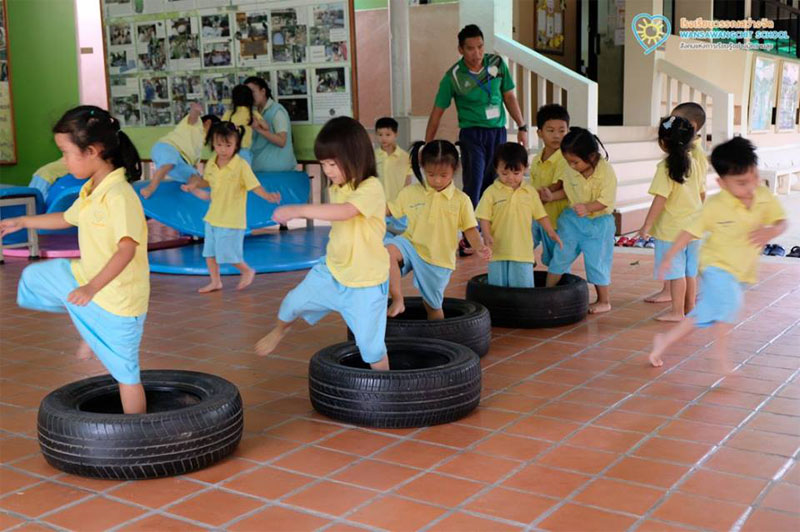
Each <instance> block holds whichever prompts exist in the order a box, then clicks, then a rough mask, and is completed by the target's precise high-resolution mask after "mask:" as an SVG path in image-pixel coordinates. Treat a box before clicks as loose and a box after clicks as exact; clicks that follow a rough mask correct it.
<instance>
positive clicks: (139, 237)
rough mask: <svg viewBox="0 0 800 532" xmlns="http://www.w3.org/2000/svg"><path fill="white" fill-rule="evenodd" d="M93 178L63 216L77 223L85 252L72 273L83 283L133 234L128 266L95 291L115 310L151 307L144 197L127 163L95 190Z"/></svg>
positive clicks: (131, 312) (124, 313)
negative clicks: (133, 249) (131, 181)
mask: <svg viewBox="0 0 800 532" xmlns="http://www.w3.org/2000/svg"><path fill="white" fill-rule="evenodd" d="M92 184H93V183H92V180H91V179H89V180H87V181H86V184H85V185H83V186H82V187H81V191H80V194H79V195H78V199H76V200H75V203H73V204H72V206H71V207H70V208H69V209H67V211H66V212H65V213H64V219H65V220H66V221H67V222H68V223H70V224H72V225H75V226H77V227H78V247H79V248H80V250H81V258H80V259H77V260H73V261H72V262H71V265H72V274H73V275H74V276H75V280H76V281H77V282H78V284H79V285H80V286H83V285H85V284H87V283H88V282H89V281H91V280H92V279H94V278H95V277H96V276H97V274H98V273H100V271H101V270H102V269H103V268H105V266H106V264H108V261H109V260H111V257H112V256H113V255H114V254H115V253H116V252H117V250H118V249H119V241H120V240H122V239H123V238H125V237H128V238H130V239H132V240H134V241H135V242H136V243H137V244H138V246H136V252H135V253H134V255H133V259H132V260H131V261H130V262H129V263H128V265H127V266H125V268H124V269H123V270H122V271H121V272H120V274H119V275H117V276H116V277H115V278H114V279H112V280H111V282H109V283H108V284H107V285H106V286H104V287H103V289H102V290H100V291H99V292H97V294H96V295H95V296H94V299H92V301H94V302H95V303H97V304H98V305H100V307H101V308H103V309H104V310H107V311H108V312H110V313H112V314H116V315H117V316H139V315H141V314H144V313H145V312H147V302H148V300H149V299H150V267H149V265H148V263H147V223H146V222H145V219H144V211H143V210H142V202H141V201H140V200H139V197H138V196H137V195H136V192H134V191H133V187H131V186H130V184H129V183H128V182H127V181H126V180H125V169H124V168H117V169H116V170H114V171H113V172H111V173H109V174H108V175H107V176H106V177H105V178H103V180H102V181H101V182H100V184H99V185H97V187H96V188H95V189H94V190H92Z"/></svg>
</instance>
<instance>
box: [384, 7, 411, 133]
mask: <svg viewBox="0 0 800 532" xmlns="http://www.w3.org/2000/svg"><path fill="white" fill-rule="evenodd" d="M389 28H390V32H391V37H390V39H391V41H390V42H391V57H392V70H391V75H392V87H391V89H392V115H393V116H395V117H398V116H408V115H410V114H411V40H410V39H411V37H410V32H409V24H408V0H389Z"/></svg>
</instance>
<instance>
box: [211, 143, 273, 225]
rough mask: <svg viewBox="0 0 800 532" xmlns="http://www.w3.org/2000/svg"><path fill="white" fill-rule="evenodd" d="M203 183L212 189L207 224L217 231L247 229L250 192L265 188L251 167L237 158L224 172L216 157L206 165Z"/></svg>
mask: <svg viewBox="0 0 800 532" xmlns="http://www.w3.org/2000/svg"><path fill="white" fill-rule="evenodd" d="M203 179H205V180H206V181H208V184H209V185H211V205H210V206H209V207H208V212H207V213H206V217H205V218H203V220H205V221H206V222H208V223H210V224H211V225H213V226H214V227H228V228H230V229H246V228H247V192H248V191H249V190H253V189H254V188H256V187H260V186H261V183H260V182H259V181H258V179H256V176H255V174H254V173H253V170H251V169H250V165H249V164H247V162H246V161H245V160H244V159H242V158H241V157H239V156H238V155H234V156H233V158H232V159H231V160H230V161H228V164H226V165H225V166H223V167H222V168H220V167H219V166H217V156H216V155H214V156H213V157H211V159H209V160H208V163H207V164H206V170H205V173H204V174H203Z"/></svg>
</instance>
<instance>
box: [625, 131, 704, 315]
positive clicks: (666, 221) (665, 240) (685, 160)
mask: <svg viewBox="0 0 800 532" xmlns="http://www.w3.org/2000/svg"><path fill="white" fill-rule="evenodd" d="M693 137H694V128H693V127H692V125H691V124H690V123H689V121H688V120H684V119H683V118H679V117H675V116H670V117H669V118H664V119H662V120H661V124H660V125H659V128H658V145H659V146H660V147H661V149H662V150H664V152H665V153H666V154H667V158H666V159H664V160H663V161H661V162H660V163H658V167H657V169H656V175H655V177H654V178H653V184H652V185H651V186H650V191H649V192H650V194H652V195H653V196H654V197H653V203H652V204H651V205H650V211H649V212H648V213H647V218H645V221H644V225H642V228H641V229H640V230H639V236H640V237H641V238H644V239H647V238H648V237H649V236H650V234H652V236H653V238H655V258H656V260H655V270H654V272H655V273H654V275H655V276H656V277H655V278H656V279H659V277H658V275H657V273H658V270H659V268H660V267H661V263H662V262H663V261H664V255H665V254H666V252H667V250H669V248H670V246H671V245H672V242H674V241H675V238H677V236H678V234H679V233H680V231H681V228H682V227H683V225H684V223H685V221H686V220H688V219H691V218H692V217H693V216H694V214H695V213H696V212H697V211H699V210H700V208H701V207H702V205H703V203H702V200H701V199H700V194H701V192H700V190H701V181H702V176H701V175H700V170H699V167H698V164H697V161H695V160H694V158H692V157H691V156H690V155H689V150H690V149H691V145H692V139H693ZM651 229H652V231H651ZM699 252H700V241H699V240H693V241H692V242H690V243H689V244H688V245H687V246H686V249H685V250H684V251H683V252H681V254H680V255H679V256H677V257H676V258H675V260H673V261H672V263H671V264H670V265H669V267H668V270H667V271H666V275H665V276H664V277H663V278H664V279H666V280H667V281H668V282H669V286H670V296H671V297H670V299H671V300H672V312H670V313H668V314H666V315H663V316H657V317H656V319H657V320H659V321H681V320H683V317H684V314H685V313H686V312H688V311H691V310H692V308H693V307H694V300H695V297H696V295H697V266H698V259H699Z"/></svg>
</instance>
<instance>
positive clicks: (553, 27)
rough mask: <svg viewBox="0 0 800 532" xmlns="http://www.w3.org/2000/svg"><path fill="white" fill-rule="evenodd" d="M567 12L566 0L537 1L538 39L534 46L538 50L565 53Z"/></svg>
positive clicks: (536, 25)
mask: <svg viewBox="0 0 800 532" xmlns="http://www.w3.org/2000/svg"><path fill="white" fill-rule="evenodd" d="M566 12H567V2H566V0H537V1H536V11H535V14H536V15H535V16H536V21H535V22H536V24H535V27H536V41H535V42H534V48H535V49H536V50H537V51H539V52H545V53H548V54H555V55H564V21H565V19H566Z"/></svg>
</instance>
